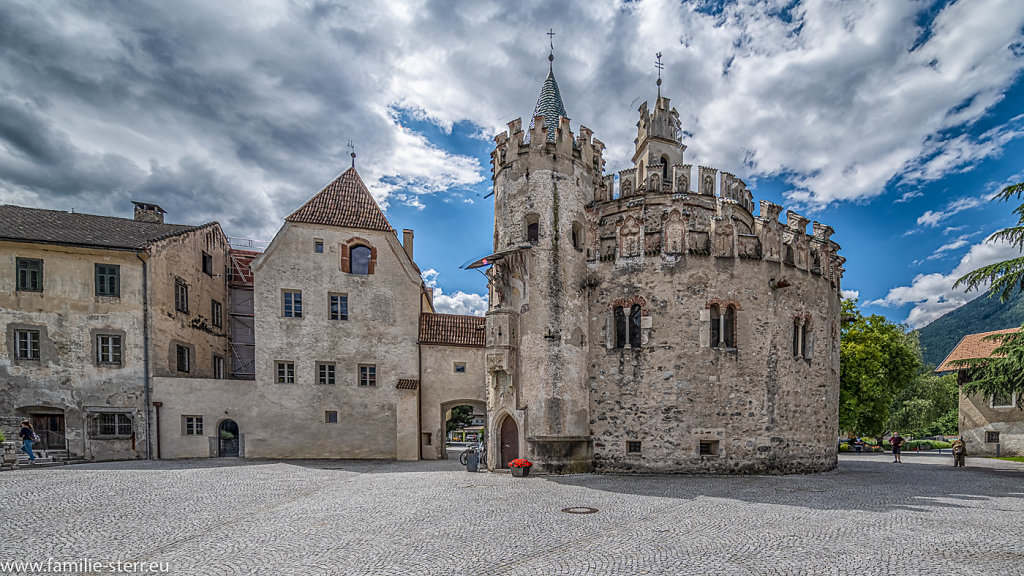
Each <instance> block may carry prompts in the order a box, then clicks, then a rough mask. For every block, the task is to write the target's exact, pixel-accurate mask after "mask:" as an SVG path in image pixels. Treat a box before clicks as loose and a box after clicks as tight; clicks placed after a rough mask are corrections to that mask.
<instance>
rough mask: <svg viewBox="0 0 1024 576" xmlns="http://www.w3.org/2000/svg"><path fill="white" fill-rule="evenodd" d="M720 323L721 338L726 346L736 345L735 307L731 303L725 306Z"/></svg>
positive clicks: (733, 346) (732, 346)
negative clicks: (723, 315) (722, 320)
mask: <svg viewBox="0 0 1024 576" xmlns="http://www.w3.org/2000/svg"><path fill="white" fill-rule="evenodd" d="M724 320H725V321H724V322H723V323H722V340H724V341H725V347H726V348H735V347H736V308H734V307H733V306H732V304H730V305H728V306H726V307H725V318H724Z"/></svg>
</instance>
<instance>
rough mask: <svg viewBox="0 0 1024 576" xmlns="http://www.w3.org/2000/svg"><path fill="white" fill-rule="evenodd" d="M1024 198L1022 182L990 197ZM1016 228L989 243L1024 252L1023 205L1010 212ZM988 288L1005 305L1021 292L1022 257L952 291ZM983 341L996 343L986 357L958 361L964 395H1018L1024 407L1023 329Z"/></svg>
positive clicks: (978, 273)
mask: <svg viewBox="0 0 1024 576" xmlns="http://www.w3.org/2000/svg"><path fill="white" fill-rule="evenodd" d="M1022 195H1024V182H1020V183H1017V184H1013V185H1011V186H1007V187H1006V188H1003V189H1002V190H1001V191H1000V192H999V194H996V196H995V197H994V198H993V200H998V201H1003V202H1006V201H1010V200H1020V199H1021V196H1022ZM1013 213H1014V214H1016V215H1017V225H1016V226H1010V227H1009V228H1004V229H1002V230H1000V231H999V232H996V233H995V234H993V235H992V236H989V238H988V242H993V241H1000V240H1001V241H1006V242H1008V243H1010V245H1012V246H1015V247H1016V248H1017V249H1018V250H1019V251H1020V252H1022V253H1024V204H1020V205H1018V206H1017V208H1016V209H1015V210H1014V211H1013ZM986 285H987V286H988V287H989V288H988V292H989V297H990V298H991V297H993V296H996V295H998V296H999V300H1000V301H1001V302H1005V301H1006V300H1007V299H1009V298H1010V297H1011V296H1012V295H1013V294H1014V293H1015V292H1024V255H1022V256H1017V257H1016V258H1010V259H1009V260H1003V261H1002V262H996V263H995V264H989V265H988V266H982V267H981V268H978V269H977V270H975V271H973V272H970V273H968V274H965V275H964V276H962V277H961V278H959V279H958V280H957V281H956V284H954V285H953V287H954V288H957V287H961V286H962V287H964V288H966V289H967V290H968V291H969V290H975V289H978V288H981V287H983V286H986ZM985 339H986V340H991V341H994V342H996V343H997V346H996V348H995V350H993V352H992V355H991V356H990V357H989V358H973V359H969V360H962V361H959V362H957V364H958V365H959V366H960V367H961V368H967V369H968V371H969V373H970V378H968V382H967V383H965V384H964V385H963V391H964V393H966V394H974V393H981V394H986V395H987V394H1014V393H1016V394H1017V406H1018V407H1020V408H1024V326H1021V331H1018V332H1015V333H1011V334H994V335H992V336H987V337H986V338H985Z"/></svg>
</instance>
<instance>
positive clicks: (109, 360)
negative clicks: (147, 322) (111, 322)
mask: <svg viewBox="0 0 1024 576" xmlns="http://www.w3.org/2000/svg"><path fill="white" fill-rule="evenodd" d="M115 339H116V349H115V345H114V343H115ZM104 340H107V342H106V343H104ZM92 344H93V355H92V357H93V360H95V362H96V366H101V367H106V368H122V367H124V344H125V333H124V332H123V331H120V330H117V331H109V330H108V331H93V334H92ZM105 348H106V349H107V353H106V354H104V349H105Z"/></svg>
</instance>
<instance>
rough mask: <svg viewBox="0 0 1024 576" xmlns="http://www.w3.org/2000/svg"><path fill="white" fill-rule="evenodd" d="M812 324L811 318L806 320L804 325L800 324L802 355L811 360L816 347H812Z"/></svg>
mask: <svg viewBox="0 0 1024 576" xmlns="http://www.w3.org/2000/svg"><path fill="white" fill-rule="evenodd" d="M811 328H813V326H812V325H811V321H810V320H804V323H803V325H802V326H800V355H801V356H803V357H804V360H810V359H811V356H813V355H814V349H813V348H811V345H812V340H811Z"/></svg>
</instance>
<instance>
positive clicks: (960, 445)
mask: <svg viewBox="0 0 1024 576" xmlns="http://www.w3.org/2000/svg"><path fill="white" fill-rule="evenodd" d="M950 445H951V446H952V447H953V467H954V468H956V467H957V466H960V467H961V468H962V467H963V466H964V460H965V459H966V458H967V443H966V442H964V437H963V436H957V437H956V440H953V442H951V443H950Z"/></svg>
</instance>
